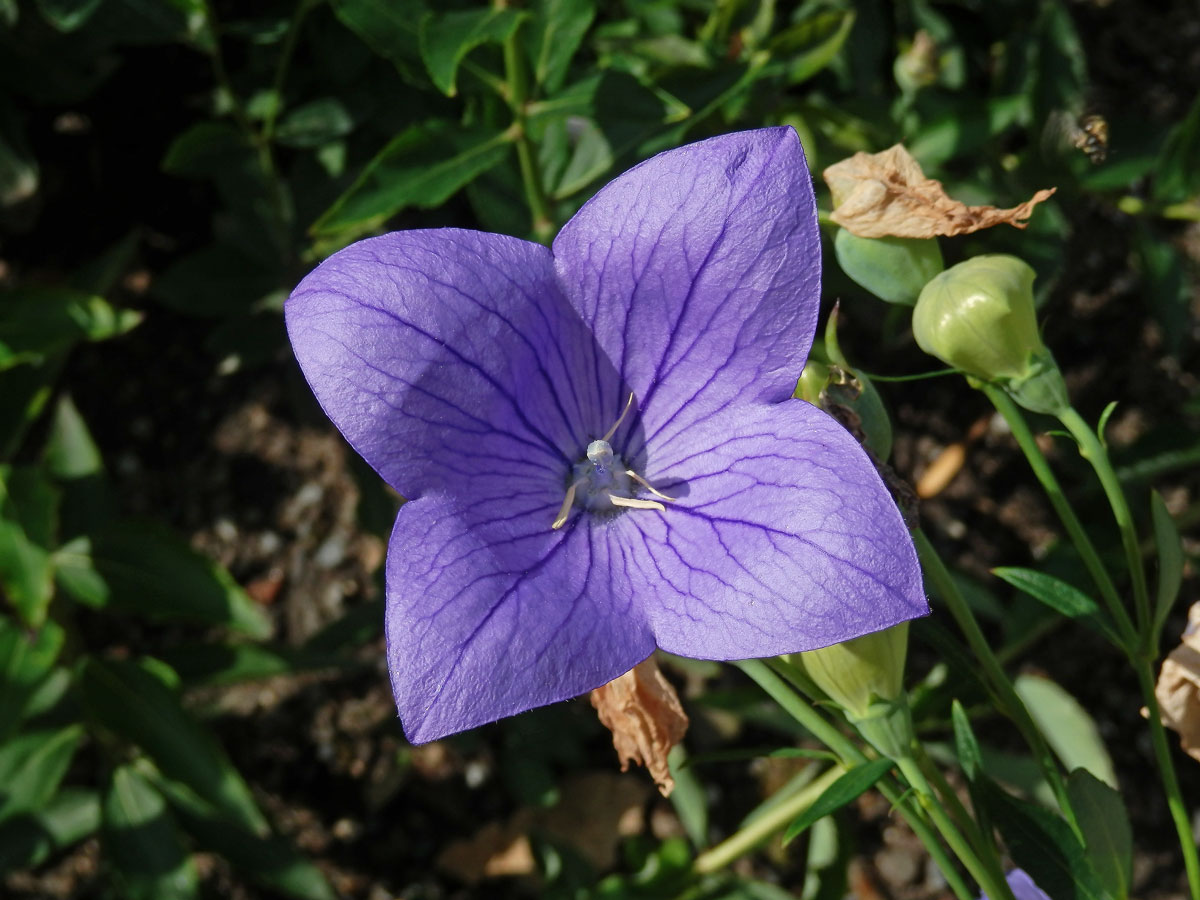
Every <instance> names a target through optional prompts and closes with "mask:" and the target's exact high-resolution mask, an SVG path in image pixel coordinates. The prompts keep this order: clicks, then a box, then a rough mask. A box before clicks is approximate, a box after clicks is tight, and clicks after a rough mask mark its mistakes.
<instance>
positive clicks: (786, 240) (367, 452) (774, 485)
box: [286, 128, 928, 742]
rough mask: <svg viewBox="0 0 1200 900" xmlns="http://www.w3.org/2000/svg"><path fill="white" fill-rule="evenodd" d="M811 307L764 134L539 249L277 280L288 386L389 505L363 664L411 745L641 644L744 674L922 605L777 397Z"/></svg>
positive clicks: (368, 256) (897, 557) (803, 238)
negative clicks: (371, 645) (375, 665)
mask: <svg viewBox="0 0 1200 900" xmlns="http://www.w3.org/2000/svg"><path fill="white" fill-rule="evenodd" d="M819 293H820V242H819V238H818V233H817V216H816V208H815V203H814V199H813V191H812V184H811V180H810V177H809V173H808V169H807V167H806V166H805V163H804V157H803V154H802V152H801V150H800V145H799V143H798V142H797V140H796V135H795V133H794V132H792V130H791V129H788V128H768V129H763V130H760V131H749V132H743V133H739V134H730V135H726V136H723V137H718V138H713V139H711V140H707V141H702V142H700V143H697V144H692V145H690V146H687V147H683V148H680V149H678V150H672V151H669V152H667V153H662V154H660V155H659V156H656V157H654V158H653V159H651V160H649V161H647V162H645V163H642V164H641V165H639V166H637V167H636V168H634V169H631V170H630V171H629V172H626V173H625V174H624V175H622V176H621V177H620V178H618V179H617V180H616V181H614V182H613V183H612V184H610V185H608V186H607V187H605V188H604V189H603V190H601V191H600V192H599V193H598V194H597V195H596V196H595V197H594V198H593V199H592V200H591V201H590V202H588V203H587V204H586V205H585V206H584V207H583V209H581V210H580V211H579V213H578V214H577V215H576V216H575V217H574V218H573V219H571V221H570V222H568V223H567V224H566V225H565V226H564V227H563V229H562V231H561V233H560V234H559V235H558V238H557V239H556V240H555V241H554V245H553V249H552V250H551V249H547V248H546V247H543V246H541V245H538V244H532V243H528V242H526V241H521V240H517V239H516V238H512V237H506V236H504V235H496V234H484V233H480V232H476V231H464V230H459V229H451V228H445V229H436V230H427V231H402V232H396V233H393V234H387V235H384V236H382V237H377V238H372V239H370V240H365V241H362V242H360V243H357V244H354V245H353V246H350V247H347V248H346V249H345V250H342V251H341V252H339V253H337V254H335V255H334V256H332V257H330V258H329V259H328V260H326V261H325V262H324V263H323V264H322V265H321V266H320V267H319V268H317V269H316V270H315V271H314V272H312V273H311V274H310V275H309V276H308V277H307V278H305V279H304V281H303V282H302V283H301V284H300V286H299V287H297V288H296V290H295V292H294V293H293V294H292V296H291V297H290V298H289V300H288V302H287V306H286V315H287V325H288V332H289V334H290V336H291V340H292V345H293V347H294V349H295V352H296V356H297V358H298V359H299V360H300V365H301V368H302V369H303V370H304V374H305V376H306V377H307V378H308V382H309V384H310V385H311V386H312V389H313V391H314V392H315V393H316V396H317V399H318V400H320V402H321V405H322V406H323V407H324V409H325V412H326V413H327V414H328V415H329V417H330V418H331V419H332V420H333V422H334V424H336V425H337V427H338V428H339V429H340V430H341V432H342V433H343V434H344V435H345V436H346V438H347V440H349V441H350V443H351V444H352V445H353V446H354V448H355V449H356V450H357V451H358V452H359V453H361V454H362V456H363V457H364V458H365V459H366V460H367V462H369V463H370V464H371V465H372V466H373V467H374V468H375V470H376V471H377V472H379V474H380V475H381V476H382V477H383V478H384V480H385V481H387V482H388V483H389V484H390V485H392V486H393V487H394V488H395V489H396V490H397V491H399V492H400V493H401V494H403V495H404V496H405V497H407V498H408V502H407V503H406V504H405V505H404V506H403V507H402V508H401V510H400V513H399V515H398V516H397V518H396V524H395V527H394V529H393V531H392V537H391V543H390V545H389V548H388V558H387V640H388V651H387V653H388V666H389V668H390V670H391V676H392V685H393V688H394V691H395V696H396V704H397V706H398V707H399V710H400V718H401V720H402V722H403V724H404V728H405V732H406V733H407V735H408V737H409V738H410V739H411V740H412V741H414V742H421V741H429V740H433V739H434V738H438V737H441V736H443V735H446V734H449V733H451V732H455V731H461V730H463V729H466V728H470V727H473V726H475V725H479V724H482V723H484V722H490V721H493V720H495V719H498V718H501V717H503V716H507V715H511V714H513V713H517V712H521V711H523V710H526V709H530V708H532V707H535V706H540V705H543V704H546V703H552V702H554V701H557V700H562V699H565V698H568V697H573V696H576V695H578V694H581V693H584V692H586V691H588V690H590V689H592V688H595V687H598V686H599V685H602V684H604V683H606V682H608V681H610V680H611V679H613V678H615V677H617V676H618V675H620V674H622V673H623V672H625V671H627V670H629V669H631V668H633V666H634V665H635V664H636V663H638V662H640V661H641V660H643V659H645V658H646V657H647V656H649V655H650V653H651V652H653V650H654V648H655V647H661V648H663V649H664V650H669V651H671V652H672V653H678V654H682V655H684V656H692V657H700V658H706V659H745V658H751V657H762V656H772V655H775V654H779V653H786V652H794V651H799V650H808V649H812V648H816V647H823V646H826V645H828V644H832V643H835V642H837V641H842V640H846V639H848V638H852V637H856V636H858V635H861V634H864V633H866V632H871V631H876V630H879V629H881V628H886V627H888V626H890V625H894V624H896V623H897V622H900V621H903V620H906V619H910V618H912V617H914V616H919V615H923V614H925V613H926V612H927V611H928V610H927V606H926V603H925V599H924V595H923V592H922V588H921V580H920V572H919V568H918V565H917V560H916V554H915V553H914V550H913V546H912V543H911V541H910V539H909V537H908V533H907V531H906V530H905V527H904V525H903V523H902V521H901V518H900V515H899V512H898V511H897V510H896V508H895V505H894V504H893V503H892V501H891V498H890V497H889V496H888V493H887V491H886V490H885V488H884V486H883V484H882V482H881V481H880V479H879V477H878V475H877V474H876V472H875V469H874V467H873V466H872V464H871V462H870V461H869V460H868V458H867V456H866V454H865V453H864V452H863V451H862V449H861V448H860V447H859V446H858V444H857V443H856V442H855V441H854V439H853V438H852V437H851V436H850V435H849V434H848V433H847V432H846V431H844V430H843V429H842V428H841V427H840V426H839V425H837V424H836V423H835V422H834V421H833V420H832V419H831V418H829V417H828V416H827V415H825V414H824V413H822V412H820V411H819V410H817V409H816V408H815V407H813V406H811V405H809V404H808V403H805V402H803V401H800V400H792V399H790V397H791V395H792V390H793V388H794V386H795V384H796V378H797V376H798V375H799V373H800V370H801V368H802V367H803V365H804V360H805V357H806V356H807V354H808V349H809V346H810V344H811V342H812V336H813V331H814V328H815V326H816V320H817V306H818V299H819ZM631 398H632V399H631Z"/></svg>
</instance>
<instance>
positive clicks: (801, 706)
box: [734, 659, 1010, 900]
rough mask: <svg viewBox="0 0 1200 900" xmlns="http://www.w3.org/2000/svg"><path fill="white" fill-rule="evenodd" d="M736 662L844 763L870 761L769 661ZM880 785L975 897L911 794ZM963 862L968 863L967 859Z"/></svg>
mask: <svg viewBox="0 0 1200 900" xmlns="http://www.w3.org/2000/svg"><path fill="white" fill-rule="evenodd" d="M734 665H735V666H737V667H738V668H739V669H741V670H742V671H743V672H745V673H746V674H747V675H749V676H750V678H751V679H753V681H754V682H755V683H756V684H758V686H759V687H761V688H762V689H763V690H764V691H765V692H766V693H767V694H768V695H769V696H770V697H771V699H773V700H774V701H775V702H776V703H778V704H779V705H780V706H781V707H783V709H784V710H785V711H786V712H787V713H788V714H789V715H791V716H792V718H794V719H795V720H796V721H797V722H799V723H800V724H801V725H803V726H804V728H806V729H807V730H808V732H809V733H810V734H812V736H813V737H815V738H816V739H817V740H819V741H820V742H821V743H823V744H824V745H825V746H826V747H828V748H829V749H830V750H832V751H833V752H834V753H835V754H837V756H838V757H839V758H840V759H841V760H842V764H843V765H845V766H847V767H849V766H857V765H862V764H863V763H865V762H866V761H867V758H866V756H864V755H863V753H862V752H861V751H860V750H859V749H858V747H856V746H855V745H854V743H853V742H852V741H851V740H850V739H849V738H847V737H846V736H845V735H844V734H842V733H841V732H840V731H838V730H837V729H836V728H834V727H833V726H832V725H831V724H829V722H827V721H826V720H825V718H824V717H823V716H822V715H821V714H820V713H819V712H817V711H816V710H815V709H813V708H812V707H811V706H810V705H809V704H808V703H807V702H806V701H805V700H804V699H803V698H802V697H800V696H799V695H798V694H796V692H795V691H793V690H792V689H791V688H789V687H788V686H787V684H785V683H784V681H783V679H781V678H780V677H779V676H778V675H776V674H775V673H774V672H772V671H771V669H770V668H769V666H768V663H766V662H764V661H763V660H760V659H748V660H744V661H742V662H736V663H734ZM878 786H879V791H880V793H882V794H883V796H884V797H885V798H886V799H887V801H888V802H889V803H890V804H891V805H892V806H893V807H894V808H895V809H897V810H899V812H900V815H901V816H902V817H903V818H904V821H905V822H907V823H908V826H909V827H910V828H911V829H912V830H913V833H914V834H915V835H917V837H918V838H920V840H921V843H923V844H924V845H925V847H926V849H928V851H929V855H930V857H931V858H932V859H933V860H934V862H935V863H936V864H937V866H938V868H939V869H941V872H942V875H943V876H945V878H946V883H947V884H948V885H949V886H950V889H951V890H952V891H954V895H955V896H956V897H958V898H959V900H974V893H973V892H972V891H971V890H970V889H968V887H967V885H966V884H965V883H964V882H963V880H962V876H961V875H959V873H958V869H957V868H956V867H955V866H954V863H953V862H952V861H951V860H950V858H949V857H948V856H947V855H946V851H945V849H944V848H943V847H942V845H941V842H940V841H939V840H938V838H937V835H936V834H935V833H934V832H933V829H931V828H930V827H929V824H928V823H927V822H926V820H925V818H924V817H923V816H922V815H921V813H920V812H918V810H917V809H914V808H913V805H912V802H911V800H910V799H909V797H908V796H907V795H906V794H905V793H904V792H903V791H901V790H898V789H897V788H896V787H895V786H893V785H892V784H891V783H890V782H888V781H880V782H879V785H878ZM963 862H964V864H966V860H963ZM968 868H969V867H968ZM1006 887H1007V885H1006ZM989 896H990V897H1005V898H1010V895H1009V894H991V895H989Z"/></svg>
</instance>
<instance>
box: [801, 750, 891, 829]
mask: <svg viewBox="0 0 1200 900" xmlns="http://www.w3.org/2000/svg"><path fill="white" fill-rule="evenodd" d="M891 768H892V761H891V760H890V759H874V760H871V761H870V762H867V763H863V764H862V765H861V766H855V767H854V768H853V769H850V770H849V771H847V772H846V774H845V775H842V776H841V777H840V778H838V780H837V781H835V782H834V783H833V784H831V785H830V786H829V787H828V788H826V790H825V792H824V793H822V794H821V796H820V797H818V798H817V799H816V801H815V802H814V803H813V805H812V806H810V807H809V808H808V809H806V810H805V811H804V812H802V813H801V814H800V815H799V816H798V817H797V818H796V820H795V821H794V822H792V824H791V825H789V826H788V828H787V831H785V832H784V834H783V842H784V843H785V844H786V843H787V842H789V841H791V840H792V839H793V838H795V837H797V836H798V835H800V834H802V833H803V832H804V830H805V829H806V828H808V827H809V826H810V825H812V824H813V822H816V821H817V820H818V819H823V818H825V817H826V816H828V815H830V814H831V813H833V812H836V811H837V810H839V809H841V808H842V807H843V806H845V805H846V804H847V803H850V802H851V801H853V800H855V799H857V798H858V796H859V795H860V794H862V793H863V792H864V791H866V790H868V789H870V788H871V787H873V786H874V784H875V782H877V781H878V780H879V779H880V778H882V777H883V776H884V775H886V774H887V773H888V770H889V769H891Z"/></svg>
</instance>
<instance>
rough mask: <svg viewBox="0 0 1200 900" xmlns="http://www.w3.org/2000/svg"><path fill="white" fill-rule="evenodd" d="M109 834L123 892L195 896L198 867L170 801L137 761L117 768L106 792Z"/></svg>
mask: <svg viewBox="0 0 1200 900" xmlns="http://www.w3.org/2000/svg"><path fill="white" fill-rule="evenodd" d="M104 839H105V851H106V854H105V855H106V858H107V860H108V862H109V863H110V864H111V865H112V866H113V867H114V868H115V870H116V877H117V880H118V883H120V885H121V888H122V892H121V896H122V897H128V898H130V900H158V898H160V897H161V898H163V900H174V898H184V897H194V896H196V892H197V888H198V885H199V878H198V876H197V874H196V866H195V865H194V864H193V862H192V859H191V857H190V856H189V855H188V853H187V850H186V849H185V848H184V846H183V843H182V841H181V840H180V835H179V832H178V830H177V829H176V827H175V823H174V821H173V820H172V817H171V814H170V811H169V810H168V809H167V802H166V800H164V799H163V796H162V794H160V793H159V792H158V790H157V789H156V788H155V787H154V785H153V784H151V783H150V782H149V781H148V780H147V779H146V778H145V777H144V776H142V775H141V774H140V773H139V772H138V771H137V769H135V768H134V767H133V766H128V765H126V766H121V767H120V768H118V769H117V770H116V771H114V772H113V773H112V780H111V781H110V782H109V785H108V791H107V792H106V794H105V796H104Z"/></svg>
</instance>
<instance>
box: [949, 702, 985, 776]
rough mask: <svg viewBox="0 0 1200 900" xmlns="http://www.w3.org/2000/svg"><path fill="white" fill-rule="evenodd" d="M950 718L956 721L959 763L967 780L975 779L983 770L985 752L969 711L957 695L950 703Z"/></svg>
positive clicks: (956, 753)
mask: <svg viewBox="0 0 1200 900" xmlns="http://www.w3.org/2000/svg"><path fill="white" fill-rule="evenodd" d="M950 720H951V721H952V722H953V723H954V752H955V755H956V756H957V757H958V763H959V765H960V766H962V770H963V774H964V775H966V776H967V781H974V780H975V776H976V775H978V774H979V773H980V772H981V771H982V770H983V754H982V753H981V752H980V750H979V742H978V741H977V740H976V739H975V732H974V730H973V729H972V728H971V720H970V719H969V718H968V717H967V711H966V710H965V709H963V707H962V704H961V703H959V702H958V698H957V697H955V698H954V700H953V702H952V703H951V704H950Z"/></svg>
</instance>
